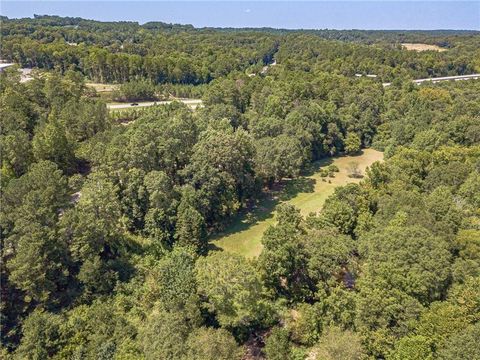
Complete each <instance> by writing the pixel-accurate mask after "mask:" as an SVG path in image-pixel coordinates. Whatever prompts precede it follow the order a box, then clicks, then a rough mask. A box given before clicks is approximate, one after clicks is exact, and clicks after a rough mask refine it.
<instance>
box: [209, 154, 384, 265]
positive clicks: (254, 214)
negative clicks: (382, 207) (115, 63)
mask: <svg viewBox="0 0 480 360" xmlns="http://www.w3.org/2000/svg"><path fill="white" fill-rule="evenodd" d="M382 160H383V153H382V152H380V151H376V150H373V149H364V150H363V151H362V152H361V153H360V154H359V155H356V156H339V157H334V158H326V159H323V160H321V161H318V162H316V163H315V164H314V166H313V171H312V172H311V175H305V176H302V177H300V178H298V179H293V180H286V181H284V184H283V186H282V187H279V188H277V189H274V190H272V192H271V194H270V195H269V196H268V197H267V198H266V199H264V200H262V201H260V202H259V204H258V205H257V206H256V208H255V209H253V211H251V212H248V213H241V214H239V215H238V216H237V217H236V218H235V219H234V221H233V223H232V224H231V225H230V226H229V227H228V228H227V230H226V231H224V232H223V233H220V234H217V235H215V236H214V237H212V239H211V247H212V248H214V249H215V248H217V249H222V250H225V251H228V252H232V253H236V254H240V255H243V256H246V257H248V258H253V257H257V256H258V255H259V254H260V252H261V251H262V244H261V239H262V235H263V232H264V231H265V230H266V229H267V228H268V226H269V225H271V224H274V215H275V207H276V206H277V205H278V204H279V203H283V202H288V203H290V204H292V205H295V206H296V207H297V208H299V209H300V211H301V212H302V214H303V215H308V214H309V213H311V212H318V211H320V210H321V208H322V206H323V203H324V202H325V200H326V199H327V197H328V196H329V195H331V194H332V193H333V191H334V190H335V188H336V187H337V186H342V185H346V184H348V183H352V182H359V181H360V180H361V179H360V178H351V177H349V176H348V174H347V168H348V167H349V164H350V163H351V162H356V163H357V164H358V167H359V169H360V170H361V172H362V174H365V169H366V168H367V166H370V165H371V164H373V163H374V162H375V161H382ZM330 164H334V165H336V166H338V168H339V170H340V171H339V172H336V173H335V177H334V178H330V177H327V178H322V177H321V176H320V169H322V168H325V167H326V166H328V165H330ZM322 179H325V180H326V181H322ZM329 180H330V181H331V183H329Z"/></svg>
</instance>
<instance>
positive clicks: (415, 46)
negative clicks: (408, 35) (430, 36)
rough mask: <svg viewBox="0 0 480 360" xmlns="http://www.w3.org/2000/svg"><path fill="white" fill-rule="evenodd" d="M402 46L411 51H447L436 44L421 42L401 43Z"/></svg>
mask: <svg viewBox="0 0 480 360" xmlns="http://www.w3.org/2000/svg"><path fill="white" fill-rule="evenodd" d="M402 46H403V47H404V48H405V49H407V50H411V51H429V50H430V51H447V49H445V48H441V47H440V46H437V45H430V44H421V43H402Z"/></svg>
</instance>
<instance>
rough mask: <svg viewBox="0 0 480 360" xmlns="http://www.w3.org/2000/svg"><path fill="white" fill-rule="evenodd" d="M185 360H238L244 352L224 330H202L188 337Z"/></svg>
mask: <svg viewBox="0 0 480 360" xmlns="http://www.w3.org/2000/svg"><path fill="white" fill-rule="evenodd" d="M186 346H187V348H188V350H187V354H186V356H185V359H191V360H210V359H219V360H236V359H241V358H242V351H241V349H240V348H239V347H238V345H237V343H236V342H235V339H234V338H233V336H232V335H231V334H229V333H228V332H227V331H225V330H223V329H212V328H200V329H198V330H195V331H193V332H192V333H191V334H190V336H189V337H188V340H187V344H186Z"/></svg>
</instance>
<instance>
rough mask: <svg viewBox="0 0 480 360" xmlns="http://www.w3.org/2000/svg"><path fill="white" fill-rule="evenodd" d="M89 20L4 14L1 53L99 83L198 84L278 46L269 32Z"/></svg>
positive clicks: (26, 64) (265, 57) (268, 54)
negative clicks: (48, 20) (52, 21)
mask: <svg viewBox="0 0 480 360" xmlns="http://www.w3.org/2000/svg"><path fill="white" fill-rule="evenodd" d="M91 23H92V22H86V24H84V23H83V22H80V23H79V24H77V25H75V26H73V25H72V26H70V25H69V26H68V27H65V25H59V26H47V25H43V22H42V21H38V22H31V21H29V20H26V21H25V20H5V21H3V22H2V48H1V52H0V54H1V57H2V58H3V59H7V60H10V61H14V62H16V63H19V64H20V65H21V66H23V67H39V68H42V69H59V70H61V71H66V70H76V71H81V72H82V73H83V74H84V75H86V76H88V77H89V78H90V79H91V80H93V81H96V82H102V83H104V82H118V83H122V82H126V81H129V80H134V79H148V80H150V81H152V82H154V83H175V84H176V83H178V84H201V83H208V82H209V81H211V80H212V79H214V78H218V77H221V76H225V75H227V74H229V73H231V72H233V71H243V70H245V69H246V68H247V67H248V66H250V65H252V64H255V63H261V64H265V63H266V62H268V61H269V60H270V59H271V58H272V55H273V53H275V51H276V48H277V40H276V39H275V38H274V37H272V36H269V35H267V34H261V33H239V34H228V33H219V32H212V31H182V32H170V31H164V30H162V28H161V27H160V28H159V27H156V26H153V27H152V26H148V27H147V28H141V27H139V26H138V25H137V26H135V25H134V24H132V23H125V24H124V23H118V24H117V25H116V26H114V25H113V24H112V25H111V26H113V29H110V26H106V25H105V26H103V25H102V24H104V23H100V22H93V23H94V24H95V25H98V26H99V28H98V29H92V28H91ZM107 24H108V23H107ZM147 25H148V24H147ZM147 29H148V30H147ZM92 30H96V31H95V32H92ZM98 34H100V35H98Z"/></svg>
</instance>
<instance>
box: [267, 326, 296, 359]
mask: <svg viewBox="0 0 480 360" xmlns="http://www.w3.org/2000/svg"><path fill="white" fill-rule="evenodd" d="M264 351H265V354H266V355H267V359H268V360H290V359H292V358H293V357H292V355H293V354H292V349H291V344H290V336H289V334H288V331H287V330H285V329H283V328H280V327H274V328H273V329H272V332H271V333H270V335H269V336H268V338H267V340H266V341H265V348H264Z"/></svg>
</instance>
